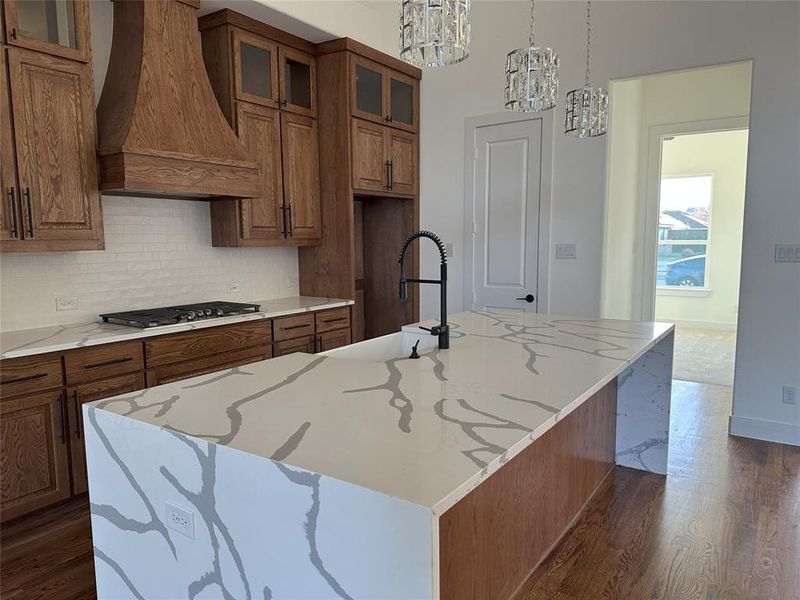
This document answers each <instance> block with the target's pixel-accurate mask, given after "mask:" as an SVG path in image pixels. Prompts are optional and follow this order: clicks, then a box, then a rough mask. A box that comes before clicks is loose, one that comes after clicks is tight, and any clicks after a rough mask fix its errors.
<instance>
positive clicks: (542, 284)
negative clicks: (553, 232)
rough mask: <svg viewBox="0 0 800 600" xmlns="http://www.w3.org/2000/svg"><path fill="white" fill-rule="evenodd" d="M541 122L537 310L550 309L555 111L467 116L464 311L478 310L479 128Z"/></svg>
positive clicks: (465, 142) (542, 311)
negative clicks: (477, 179)
mask: <svg viewBox="0 0 800 600" xmlns="http://www.w3.org/2000/svg"><path fill="white" fill-rule="evenodd" d="M537 120H538V121H541V131H542V139H541V146H540V156H541V164H540V165H539V248H538V263H539V264H538V269H537V281H536V289H537V295H538V298H537V301H538V302H537V311H538V312H540V313H547V312H549V307H550V289H549V282H550V227H551V222H550V205H551V190H552V181H553V111H547V112H544V113H510V112H502V113H493V114H489V115H480V116H478V117H468V118H467V119H466V120H465V129H464V297H463V300H464V310H470V309H473V308H475V301H474V298H475V234H476V233H477V232H476V231H475V222H476V221H475V162H476V160H477V157H478V154H477V145H476V139H477V134H478V129H480V128H482V127H490V126H493V125H505V124H507V123H520V122H523V121H537Z"/></svg>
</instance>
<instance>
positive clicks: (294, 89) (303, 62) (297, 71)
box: [278, 46, 317, 117]
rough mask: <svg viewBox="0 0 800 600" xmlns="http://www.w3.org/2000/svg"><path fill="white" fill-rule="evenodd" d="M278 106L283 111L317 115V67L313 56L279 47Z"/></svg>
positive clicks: (310, 115) (311, 115)
mask: <svg viewBox="0 0 800 600" xmlns="http://www.w3.org/2000/svg"><path fill="white" fill-rule="evenodd" d="M278 54H279V56H280V92H281V93H280V105H281V108H282V109H284V110H289V111H292V112H296V113H299V114H301V115H306V116H309V117H314V116H316V114H317V97H316V96H317V90H316V80H317V73H316V71H317V65H316V61H315V60H314V57H313V56H310V55H308V54H306V53H305V52H300V51H298V50H293V49H292V48H286V47H284V46H281V47H280V48H279V49H278Z"/></svg>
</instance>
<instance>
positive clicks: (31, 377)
mask: <svg viewBox="0 0 800 600" xmlns="http://www.w3.org/2000/svg"><path fill="white" fill-rule="evenodd" d="M42 377H47V373H37V374H36V375H28V376H26V377H17V378H16V379H6V380H5V381H0V383H2V384H3V385H8V384H9V383H21V382H23V381H33V380H34V379H41V378H42Z"/></svg>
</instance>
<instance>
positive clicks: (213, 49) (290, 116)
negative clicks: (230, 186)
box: [200, 9, 322, 246]
mask: <svg viewBox="0 0 800 600" xmlns="http://www.w3.org/2000/svg"><path fill="white" fill-rule="evenodd" d="M200 31H201V33H202V41H203V59H204V61H205V64H206V70H207V71H208V75H209V80H210V81H211V85H212V87H213V88H214V93H215V95H216V97H217V100H218V102H219V104H220V107H221V108H222V111H223V113H225V115H226V116H227V117H228V120H229V122H230V124H231V126H232V127H233V128H234V130H235V131H236V133H237V135H238V136H239V138H240V139H241V140H242V142H243V143H244V145H245V146H246V147H247V149H248V150H249V151H250V153H251V155H252V157H253V158H254V159H256V160H257V161H258V164H259V166H260V168H261V181H262V190H263V195H262V196H260V197H258V198H248V199H244V200H235V201H228V200H214V201H213V202H212V203H211V240H212V244H213V245H214V246H288V245H291V246H308V245H316V244H318V243H319V240H320V237H321V235H322V226H321V208H320V193H319V150H318V141H317V135H318V134H317V124H316V119H315V117H316V116H317V63H316V58H315V57H314V55H313V52H314V51H315V49H314V45H313V44H311V43H310V42H306V41H305V40H301V39H300V38H296V37H295V36H292V35H290V34H288V33H285V32H283V31H280V30H278V29H275V28H274V27H270V26H269V25H266V24H264V23H261V22H259V21H255V20H253V19H250V18H248V17H245V16H243V15H240V14H239V13H236V12H233V11H231V10H227V9H226V10H221V11H217V12H215V13H212V14H210V15H206V16H204V17H201V19H200Z"/></svg>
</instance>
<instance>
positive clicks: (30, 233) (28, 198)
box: [25, 187, 33, 239]
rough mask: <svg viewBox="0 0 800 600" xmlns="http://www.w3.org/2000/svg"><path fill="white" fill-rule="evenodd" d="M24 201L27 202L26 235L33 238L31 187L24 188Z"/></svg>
mask: <svg viewBox="0 0 800 600" xmlns="http://www.w3.org/2000/svg"><path fill="white" fill-rule="evenodd" d="M25 201H26V202H27V204H28V237H29V238H30V239H33V205H32V204H31V188H29V187H26V188H25Z"/></svg>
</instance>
